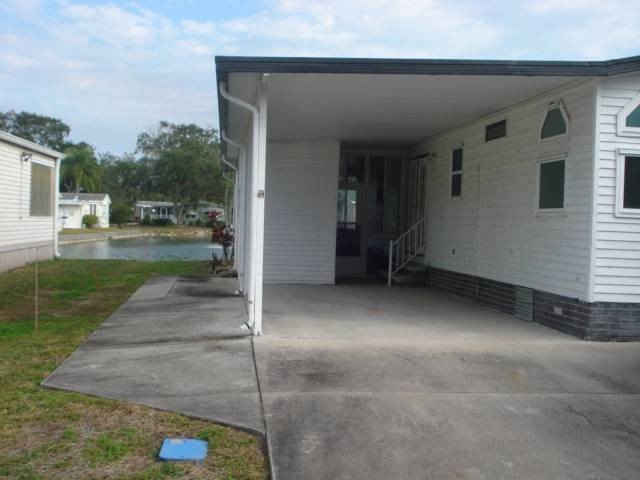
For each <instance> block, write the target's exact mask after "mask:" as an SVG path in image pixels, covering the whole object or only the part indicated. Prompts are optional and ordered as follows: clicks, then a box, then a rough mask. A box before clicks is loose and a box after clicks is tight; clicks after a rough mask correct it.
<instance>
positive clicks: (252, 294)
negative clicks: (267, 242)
mask: <svg viewBox="0 0 640 480" xmlns="http://www.w3.org/2000/svg"><path fill="white" fill-rule="evenodd" d="M218 91H219V92H220V95H221V96H222V98H224V99H226V100H228V101H229V102H231V103H233V104H234V105H237V106H238V107H240V108H243V109H245V110H249V112H251V114H252V116H253V118H252V119H253V121H252V127H253V132H252V135H251V142H252V148H251V154H252V156H253V159H254V161H253V164H254V169H253V175H252V176H251V191H252V194H253V195H256V196H257V195H259V193H260V192H258V175H257V172H256V168H257V164H258V161H257V159H258V158H259V157H258V154H259V149H260V112H259V111H258V109H257V108H256V107H255V105H252V104H250V103H248V102H245V101H244V100H242V99H240V98H237V97H234V96H233V95H231V94H230V93H229V92H228V91H227V85H226V84H225V82H220V85H219V89H218ZM223 138H224V137H223ZM263 195H264V194H263ZM253 198H254V202H255V203H254V206H253V208H251V225H253V229H254V232H253V238H252V241H251V252H252V255H251V261H252V262H253V264H254V265H253V268H251V277H250V278H249V288H248V290H249V291H248V292H247V293H248V295H247V299H248V302H249V322H248V324H247V325H248V326H249V327H250V328H252V331H253V333H254V335H255V334H257V335H260V333H261V330H262V311H261V310H262V305H261V304H262V301H261V300H260V301H258V302H256V299H257V298H256V297H257V295H256V291H257V289H258V288H259V286H258V285H257V281H256V279H257V274H256V266H257V265H256V258H257V248H258V245H257V244H258V240H257V234H256V232H255V229H256V228H257V224H258V212H257V208H256V207H257V202H256V197H253ZM256 303H259V304H260V305H259V306H258V308H256ZM256 320H257V321H256Z"/></svg>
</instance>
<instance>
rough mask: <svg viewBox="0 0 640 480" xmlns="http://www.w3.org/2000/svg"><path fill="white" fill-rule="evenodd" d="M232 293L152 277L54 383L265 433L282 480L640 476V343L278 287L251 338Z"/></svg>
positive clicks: (463, 311) (410, 297)
mask: <svg viewBox="0 0 640 480" xmlns="http://www.w3.org/2000/svg"><path fill="white" fill-rule="evenodd" d="M232 291H233V283H232V281H229V280H226V281H225V280H214V279H198V278H175V277H166V278H158V279H154V280H153V281H150V282H149V283H148V284H146V285H145V286H143V287H142V288H141V289H140V290H139V291H138V292H137V293H136V294H134V296H133V297H132V298H131V299H130V300H129V301H128V302H127V303H125V304H124V305H123V306H122V307H120V309H118V310H117V311H116V312H115V313H114V314H113V315H112V316H111V317H110V318H109V319H107V320H106V321H105V322H104V323H103V324H102V326H101V327H100V328H99V329H98V330H97V331H96V332H95V333H94V334H93V335H92V336H91V337H90V338H89V339H88V340H87V342H86V343H85V344H84V345H83V346H82V347H80V348H79V349H78V350H77V351H76V352H75V353H74V354H73V355H72V356H71V357H70V358H69V359H67V360H66V361H65V362H64V363H63V364H62V365H61V366H60V367H59V368H58V369H56V371H54V372H53V373H52V374H51V375H50V377H49V378H47V379H46V380H45V382H44V384H45V385H46V386H49V387H53V388H64V389H70V390H75V391H80V392H84V393H90V394H94V395H101V396H105V397H109V398H117V399H122V400H128V401H134V402H137V403H142V404H145V405H150V406H152V407H156V408H162V409H167V410H173V411H178V412H182V413H186V414H189V415H194V416H198V417H202V418H208V419H212V420H216V421H219V422H221V423H225V424H232V425H236V426H240V427H242V428H245V429H248V430H251V431H254V432H256V433H257V434H260V435H264V434H265V432H266V439H267V444H268V448H269V455H270V460H271V466H272V470H273V473H274V476H275V478H276V479H278V480H283V479H368V480H372V479H373V480H375V479H411V480H413V479H438V480H440V479H456V480H458V479H476V480H477V479H487V480H498V479H527V480H531V479H534V480H535V479H554V480H555V479H563V480H569V479H575V480H578V479H579V480H585V479H593V480H595V479H607V480H608V479H624V480H630V479H632V478H638V472H640V344H638V343H635V344H632V343H627V344H622V343H609V344H603V343H587V342H583V341H581V340H578V339H575V338H573V337H570V336H567V335H564V334H561V333H558V332H556V331H554V330H551V329H549V328H546V327H543V326H541V325H538V324H535V323H527V322H522V321H520V320H516V319H514V318H512V317H510V316H508V315H505V314H501V313H496V312H492V311H490V310H487V309H484V308H482V307H479V306H478V305H475V304H473V303H471V302H469V301H467V300H464V299H460V298H457V297H453V296H448V295H445V294H443V293H441V292H437V291H433V290H430V289H398V288H391V289H389V288H386V287H384V286H378V285H367V286H364V285H362V286H357V285H343V286H288V285H282V286H273V285H272V286H266V287H265V304H264V306H265V318H264V331H265V334H264V335H263V336H262V337H259V338H254V339H253V341H252V340H251V338H249V337H244V336H242V335H243V333H242V332H241V331H240V329H239V325H240V324H241V323H243V322H244V321H245V317H244V313H243V306H242V301H241V300H240V299H238V298H235V297H233V296H232ZM254 358H255V363H254ZM256 372H257V376H256ZM214 448H215V446H214Z"/></svg>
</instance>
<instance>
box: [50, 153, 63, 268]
mask: <svg viewBox="0 0 640 480" xmlns="http://www.w3.org/2000/svg"><path fill="white" fill-rule="evenodd" d="M63 158H64V157H60V158H58V159H57V161H56V172H55V175H54V177H55V180H54V181H55V187H54V189H53V191H54V192H55V198H54V202H53V256H54V257H55V258H60V252H59V251H58V200H59V197H60V164H61V163H62V159H63Z"/></svg>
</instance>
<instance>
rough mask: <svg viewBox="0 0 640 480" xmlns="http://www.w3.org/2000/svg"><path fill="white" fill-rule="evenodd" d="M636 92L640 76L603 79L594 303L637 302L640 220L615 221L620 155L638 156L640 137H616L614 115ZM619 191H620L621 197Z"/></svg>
mask: <svg viewBox="0 0 640 480" xmlns="http://www.w3.org/2000/svg"><path fill="white" fill-rule="evenodd" d="M639 93H640V75H632V76H621V77H617V78H608V79H605V80H603V83H602V87H601V89H600V95H599V98H598V105H599V110H600V115H599V119H598V120H599V121H598V128H599V145H600V149H599V156H598V165H597V172H598V176H597V184H598V195H597V216H596V239H595V249H596V251H595V264H594V279H593V300H594V301H601V302H604V301H609V302H633V303H638V302H640V218H637V217H636V218H633V217H624V216H616V211H615V210H616V194H617V193H618V192H617V188H621V187H622V186H621V185H617V183H618V182H617V180H616V177H617V171H616V168H617V163H618V161H619V158H618V157H619V153H618V152H619V150H620V149H622V150H623V151H624V150H627V151H629V150H631V151H633V150H637V151H640V137H639V136H634V135H625V134H624V133H623V135H619V134H618V127H619V126H618V124H617V121H618V114H619V113H620V112H621V111H622V109H623V108H624V107H625V106H627V105H628V104H629V103H630V102H631V101H632V100H633V99H634V98H635V97H636V96H637V95H638V94H639ZM621 192H622V191H621V190H620V193H621Z"/></svg>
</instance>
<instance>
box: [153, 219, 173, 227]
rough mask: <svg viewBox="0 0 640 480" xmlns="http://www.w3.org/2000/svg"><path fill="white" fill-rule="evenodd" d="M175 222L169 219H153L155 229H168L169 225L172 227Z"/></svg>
mask: <svg viewBox="0 0 640 480" xmlns="http://www.w3.org/2000/svg"><path fill="white" fill-rule="evenodd" d="M172 224H173V222H172V221H171V220H170V219H168V218H154V219H153V225H154V226H155V227H167V226H169V225H172Z"/></svg>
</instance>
